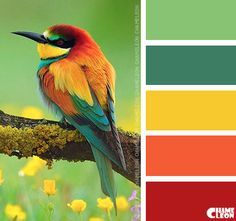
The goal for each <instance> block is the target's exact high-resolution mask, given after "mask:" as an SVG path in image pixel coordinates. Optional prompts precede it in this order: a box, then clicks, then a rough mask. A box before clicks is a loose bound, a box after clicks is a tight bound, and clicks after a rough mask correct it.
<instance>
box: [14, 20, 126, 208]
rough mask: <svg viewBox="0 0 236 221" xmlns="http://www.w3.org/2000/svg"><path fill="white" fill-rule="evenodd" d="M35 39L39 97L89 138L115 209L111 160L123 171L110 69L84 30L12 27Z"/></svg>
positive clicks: (102, 180)
mask: <svg viewBox="0 0 236 221" xmlns="http://www.w3.org/2000/svg"><path fill="white" fill-rule="evenodd" d="M13 33H14V34H17V35H21V36H24V37H26V38H29V39H32V40H34V41H36V42H37V43H38V44H37V49H38V53H39V56H40V63H39V67H38V71H37V76H38V79H39V85H40V89H41V91H42V94H43V97H44V100H45V101H46V103H47V104H48V105H49V106H50V107H52V109H53V110H54V111H55V112H59V113H60V114H61V115H62V117H63V119H65V120H66V121H68V122H69V123H70V124H72V125H73V126H74V127H75V128H76V129H78V130H79V131H80V133H81V134H83V135H84V136H85V138H86V139H87V141H88V142H89V144H90V146H91V149H92V152H93V155H94V158H95V161H96V164H97V168H98V171H99V175H100V179H101V187H102V191H103V192H104V194H106V195H107V196H110V197H111V199H112V201H113V203H114V206H115V208H116V188H115V184H114V177H113V171H112V164H111V161H112V162H113V163H115V164H116V165H118V166H119V167H121V168H123V169H124V170H126V163H125V159H124V155H123V150H122V147H121V143H120V139H119V135H118V132H117V128H116V123H115V109H114V102H115V70H114V68H113V66H112V65H111V64H110V63H109V61H108V60H107V59H106V57H105V56H104V54H103V52H102V51H101V49H100V47H99V46H98V44H97V43H96V42H95V41H94V40H93V38H92V37H91V36H90V35H89V33H88V32H87V31H85V30H82V29H80V28H78V27H74V26H71V25H64V24H63V25H55V26H52V27H49V28H48V29H47V30H46V31H45V32H44V33H43V34H36V33H32V32H13Z"/></svg>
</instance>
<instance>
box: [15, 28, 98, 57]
mask: <svg viewBox="0 0 236 221" xmlns="http://www.w3.org/2000/svg"><path fill="white" fill-rule="evenodd" d="M13 34H16V35H20V36H23V37H26V38H29V39H31V40H34V41H36V42H37V43H38V45H37V49H38V53H39V56H40V58H41V59H52V58H57V57H64V56H66V55H68V54H69V53H70V51H71V50H73V49H74V48H77V49H78V48H79V47H80V46H82V45H85V44H93V45H94V44H96V43H95V42H94V41H93V39H92V38H91V36H90V35H89V34H88V33H87V32H86V31H85V30H82V29H80V28H78V27H75V26H71V25H54V26H51V27H49V28H48V29H47V30H46V31H45V32H44V33H43V34H37V33H33V32H25V31H17V32H13Z"/></svg>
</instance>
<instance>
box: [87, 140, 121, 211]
mask: <svg viewBox="0 0 236 221" xmlns="http://www.w3.org/2000/svg"><path fill="white" fill-rule="evenodd" d="M91 147H92V151H93V155H94V158H95V161H96V164H97V168H98V171H99V175H100V180H101V187H102V191H103V193H104V194H105V195H107V196H109V197H110V198H111V200H112V202H113V204H114V208H115V211H116V213H117V208H116V194H117V193H116V187H115V181H114V175H113V171H112V164H111V161H110V160H109V159H108V158H107V157H106V156H105V155H104V154H103V153H102V152H101V151H99V150H98V149H96V148H95V147H93V145H91Z"/></svg>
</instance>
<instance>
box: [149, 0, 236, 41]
mask: <svg viewBox="0 0 236 221" xmlns="http://www.w3.org/2000/svg"><path fill="white" fill-rule="evenodd" d="M235 9H236V1H235V0H227V1H223V0H178V1H176V0H147V39H149V40H155V39H157V40H158V39H160V40H162V39H166V40H188V39H189V40H211V39H212V40H233V39H236V28H235V21H236V13H235Z"/></svg>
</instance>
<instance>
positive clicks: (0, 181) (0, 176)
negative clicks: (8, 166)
mask: <svg viewBox="0 0 236 221" xmlns="http://www.w3.org/2000/svg"><path fill="white" fill-rule="evenodd" d="M3 182H4V179H3V174H2V170H0V185H2V183H3Z"/></svg>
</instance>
